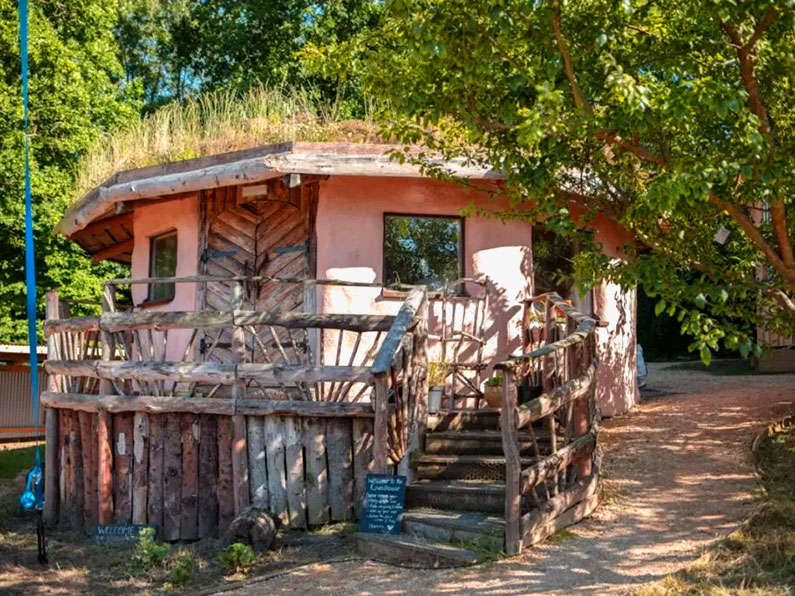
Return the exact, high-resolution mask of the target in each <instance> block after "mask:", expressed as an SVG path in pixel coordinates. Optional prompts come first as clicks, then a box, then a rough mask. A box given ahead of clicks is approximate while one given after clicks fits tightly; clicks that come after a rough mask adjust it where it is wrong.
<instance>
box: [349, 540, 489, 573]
mask: <svg viewBox="0 0 795 596" xmlns="http://www.w3.org/2000/svg"><path fill="white" fill-rule="evenodd" d="M356 549H357V551H358V552H359V554H360V555H362V556H365V557H367V558H368V559H374V560H376V561H383V562H385V563H391V564H392V565H398V566H400V567H416V568H422V569H441V568H445V567H465V566H467V565H475V564H476V563H478V562H479V557H478V554H477V553H476V552H474V551H472V550H469V549H466V548H460V547H456V546H453V545H452V544H445V543H442V542H430V541H428V540H425V539H422V538H418V537H416V536H411V535H407V534H400V535H397V536H396V535H393V534H363V533H358V534H357V535H356Z"/></svg>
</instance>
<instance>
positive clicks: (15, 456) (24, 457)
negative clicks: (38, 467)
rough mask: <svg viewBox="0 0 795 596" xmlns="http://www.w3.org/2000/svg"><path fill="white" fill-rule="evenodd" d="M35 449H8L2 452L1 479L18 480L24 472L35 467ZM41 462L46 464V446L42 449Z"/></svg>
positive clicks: (0, 459) (0, 454) (0, 456)
mask: <svg viewBox="0 0 795 596" xmlns="http://www.w3.org/2000/svg"><path fill="white" fill-rule="evenodd" d="M33 452H34V447H24V448H22V449H7V450H5V451H0V478H10V479H13V478H16V477H17V474H19V473H20V472H21V471H23V470H26V471H27V470H30V469H31V468H32V467H33V459H34V455H33ZM41 461H42V463H43V462H44V446H42V447H41Z"/></svg>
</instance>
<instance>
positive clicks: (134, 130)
mask: <svg viewBox="0 0 795 596" xmlns="http://www.w3.org/2000/svg"><path fill="white" fill-rule="evenodd" d="M374 111H375V108H374V107H373V106H370V107H369V108H368V112H369V113H371V114H372V113H374ZM288 141H310V142H324V141H346V142H351V143H357V142H359V143H361V142H379V141H380V136H379V128H378V126H377V125H375V124H374V122H373V118H372V117H371V116H367V117H365V118H364V119H363V120H349V119H346V114H345V113H344V110H342V109H341V106H340V105H339V104H336V103H334V102H332V103H327V102H323V101H320V100H319V99H318V98H317V96H316V94H313V93H312V92H310V91H307V90H302V89H288V88H278V87H272V88H268V87H257V88H254V89H252V90H250V91H248V92H247V93H242V94H235V93H232V92H229V91H219V92H213V93H207V94H205V95H202V96H200V97H198V98H197V99H195V100H191V101H187V102H184V103H172V104H169V105H166V106H164V107H162V108H160V109H158V110H156V111H154V112H152V113H151V114H148V115H146V116H144V117H143V118H141V119H139V120H136V121H134V122H132V123H131V124H129V125H128V126H126V127H124V128H122V129H121V130H119V131H116V132H115V133H113V134H111V135H107V136H103V137H101V138H99V139H98V140H97V141H96V142H95V143H94V145H93V146H92V147H90V148H89V149H88V151H87V152H86V154H85V155H84V156H83V157H82V158H81V160H80V164H79V167H78V175H77V182H76V184H75V189H74V195H75V197H74V198H80V197H81V196H82V195H83V194H85V193H86V192H88V191H89V190H90V189H91V188H93V187H94V186H96V185H97V184H99V183H101V182H102V181H103V180H105V179H106V178H108V177H109V176H110V175H112V174H113V173H115V172H119V171H122V170H129V169H133V168H140V167H143V166H149V165H154V164H161V163H167V162H170V161H178V160H183V159H191V158H195V157H202V156H205V155H214V154H220V153H227V152H230V151H237V150H240V149H249V148H252V147H257V146H259V145H264V144H268V143H282V142H288Z"/></svg>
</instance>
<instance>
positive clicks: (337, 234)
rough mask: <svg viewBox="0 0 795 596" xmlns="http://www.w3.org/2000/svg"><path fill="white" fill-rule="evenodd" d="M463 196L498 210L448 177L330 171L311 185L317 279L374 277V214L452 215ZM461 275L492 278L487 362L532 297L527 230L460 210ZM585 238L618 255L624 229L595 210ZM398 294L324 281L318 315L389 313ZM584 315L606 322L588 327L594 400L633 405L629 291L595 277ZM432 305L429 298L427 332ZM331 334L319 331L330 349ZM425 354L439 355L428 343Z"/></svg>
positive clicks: (495, 357)
mask: <svg viewBox="0 0 795 596" xmlns="http://www.w3.org/2000/svg"><path fill="white" fill-rule="evenodd" d="M470 202H472V203H474V204H475V205H477V206H484V207H486V208H491V209H498V208H500V207H501V206H502V205H501V204H500V202H498V201H495V200H493V199H489V198H488V197H487V196H486V195H485V194H482V193H477V192H471V191H466V190H464V189H462V188H461V187H459V186H457V185H454V184H447V183H440V182H436V181H432V180H427V179H406V178H357V177H332V178H331V179H329V180H327V181H326V182H324V183H322V184H321V188H320V201H319V205H318V217H317V241H318V261H317V262H318V270H317V275H318V277H326V278H330V279H344V280H350V281H364V282H377V283H380V282H382V280H383V278H382V274H383V271H382V268H383V261H382V259H383V215H384V213H385V212H391V213H413V214H426V215H459V214H460V211H461V210H462V209H463V208H465V207H467V206H469V205H470ZM464 227H465V229H464V253H465V259H464V267H465V271H464V274H465V276H467V277H472V276H477V275H479V274H484V275H488V276H489V277H490V278H491V279H492V280H493V282H494V284H495V293H494V300H493V301H492V305H491V308H490V312H489V313H488V316H487V319H486V321H487V324H486V337H487V340H488V343H487V345H486V349H485V350H484V357H485V359H486V361H487V362H491V363H494V362H498V361H499V360H501V359H502V358H504V357H505V356H507V355H508V354H510V353H512V352H515V351H517V350H518V349H519V348H520V347H521V341H520V335H519V330H520V325H521V307H520V302H519V301H520V300H521V299H522V298H523V297H525V296H528V295H531V294H532V290H533V288H532V228H531V226H530V225H529V224H526V223H524V222H520V221H507V222H502V221H500V220H498V219H495V218H487V217H468V218H466V220H465V225H464ZM594 227H595V238H596V240H597V241H598V242H600V243H601V244H602V245H603V246H604V248H605V250H606V251H607V253H608V254H611V255H613V256H616V257H620V254H621V252H620V247H621V245H622V244H624V243H625V242H626V241H627V240H629V239H630V235H629V234H628V233H627V232H626V231H625V230H623V229H622V228H621V227H620V226H619V225H618V224H616V223H615V222H613V221H611V220H609V219H607V218H605V217H601V216H600V217H598V218H597V219H596V220H595V221H594ZM399 306H400V300H396V299H388V298H384V297H383V295H382V293H381V291H380V290H378V289H361V288H334V289H327V290H324V291H320V293H319V300H318V310H319V311H321V312H353V313H368V312H383V313H395V312H397V309H398V308H399ZM593 306H594V312H595V314H597V315H598V316H599V317H600V318H601V319H602V320H603V321H606V322H607V327H606V328H601V329H599V331H598V344H599V348H600V352H601V361H602V363H603V364H602V366H601V367H600V372H599V388H598V400H599V403H600V407H601V409H602V412H603V414H604V415H606V416H613V415H618V414H622V413H624V412H626V411H627V410H629V409H630V408H631V407H632V406H633V405H634V404H635V403H637V395H638V389H637V381H636V376H635V367H636V362H635V313H634V308H635V295H634V291H630V292H623V291H622V290H621V289H620V288H618V287H617V286H615V285H612V284H607V283H603V284H601V285H600V286H599V287H597V288H596V289H595V290H594V301H593ZM440 311H441V309H440V307H439V304H438V303H436V304H434V308H433V309H432V312H431V321H430V323H431V333H433V332H434V330H433V328H434V326H436V327H437V328H438V321H439V319H440V314H441V312H440ZM336 341H337V340H336V338H335V337H332V336H328V337H327V338H326V343H327V344H328V345H326V346H325V350H324V351H325V352H327V353H328V352H333V351H334V350H333V347H334V346H335V345H336V344H335V342H336ZM430 356H431V358H432V359H438V358H439V357H440V350H439V346H438V345H435V346H432V350H431V355H430Z"/></svg>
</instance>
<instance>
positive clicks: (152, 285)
mask: <svg viewBox="0 0 795 596" xmlns="http://www.w3.org/2000/svg"><path fill="white" fill-rule="evenodd" d="M171 236H174V239H175V244H176V246H175V248H174V251H175V253H176V254H175V259H174V275H173V276H168V277H176V275H177V268H178V267H179V232H178V230H177V229H176V228H171V229H168V230H164V231H163V232H158V233H157V234H152V235H151V236H149V255H148V260H149V268H148V274H149V277H151V278H157V277H161V276H158V275H155V243H156V242H158V241H159V240H163V239H164V238H168V237H171ZM157 285H164V284H157V283H150V284H149V285H148V289H147V293H146V299H145V300H144V302H143V303H142V306H151V305H154V304H168V303H169V302H171V301H173V300H174V298H175V297H176V294H177V287H176V284H174V283H172V284H171V296H170V297H168V298H154V297H153V294H154V290H155V286H157Z"/></svg>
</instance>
